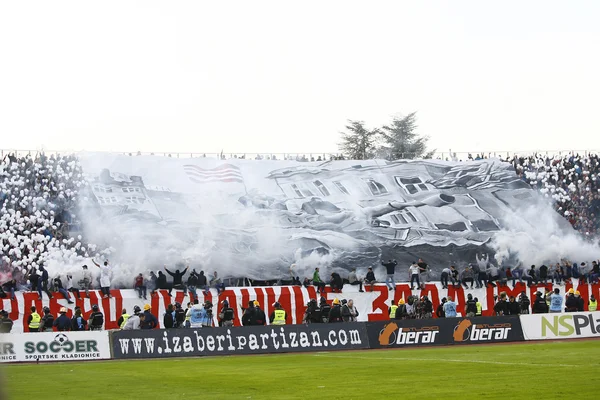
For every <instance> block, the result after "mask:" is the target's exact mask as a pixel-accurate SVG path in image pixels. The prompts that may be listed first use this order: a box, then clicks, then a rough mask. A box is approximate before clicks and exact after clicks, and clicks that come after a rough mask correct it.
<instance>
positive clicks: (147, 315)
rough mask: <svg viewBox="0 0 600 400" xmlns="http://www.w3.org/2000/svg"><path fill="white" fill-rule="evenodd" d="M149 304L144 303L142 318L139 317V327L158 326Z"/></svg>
mask: <svg viewBox="0 0 600 400" xmlns="http://www.w3.org/2000/svg"><path fill="white" fill-rule="evenodd" d="M151 311H152V307H150V304H145V305H144V312H143V314H144V318H143V320H142V318H140V329H154V328H156V327H157V326H158V319H156V317H155V316H154V314H152V312H151Z"/></svg>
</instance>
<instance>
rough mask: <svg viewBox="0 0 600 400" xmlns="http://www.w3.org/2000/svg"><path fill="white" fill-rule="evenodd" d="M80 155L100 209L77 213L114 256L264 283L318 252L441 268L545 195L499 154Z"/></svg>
mask: <svg viewBox="0 0 600 400" xmlns="http://www.w3.org/2000/svg"><path fill="white" fill-rule="evenodd" d="M79 160H80V162H81V165H82V168H83V171H84V173H85V174H86V176H88V177H89V179H90V182H91V185H90V188H91V194H92V195H91V196H90V197H89V198H88V200H87V201H89V202H90V203H92V204H90V205H91V206H93V207H90V211H89V212H82V213H79V214H80V215H78V217H79V218H80V219H82V220H83V222H84V225H88V226H91V227H93V228H92V229H91V230H90V232H86V237H87V238H88V240H89V241H91V242H92V243H104V242H107V243H109V244H112V245H113V247H114V248H116V249H120V255H119V257H120V260H118V261H117V260H113V261H115V262H119V263H120V264H125V265H136V266H143V267H144V268H148V269H150V267H151V266H152V265H156V264H159V265H160V264H162V263H163V262H164V263H167V264H168V265H173V264H174V263H176V262H181V261H182V258H183V259H187V260H190V263H191V267H192V268H194V267H197V268H199V267H201V266H210V268H211V269H215V270H217V271H219V274H220V275H221V276H233V277H249V278H252V279H259V280H264V279H279V278H281V277H282V276H288V274H287V270H288V268H289V266H290V264H292V263H296V264H297V272H298V275H299V276H301V277H304V276H310V274H312V269H311V267H312V268H314V266H315V263H317V262H321V261H322V263H321V265H322V266H323V267H324V269H323V270H322V271H321V272H322V273H323V275H322V277H323V276H329V274H330V273H331V272H334V271H337V272H339V273H340V274H341V275H342V276H345V275H346V274H347V273H348V271H349V270H350V269H352V268H357V269H358V273H359V275H362V276H364V275H365V273H366V269H367V267H369V266H378V265H379V261H380V260H381V257H382V256H383V257H384V258H385V259H387V258H396V259H397V260H398V262H399V263H400V264H401V265H405V266H408V265H410V263H411V262H412V261H415V259H414V255H415V254H427V260H426V262H428V263H429V264H430V265H431V266H432V268H434V269H437V271H436V272H438V273H439V272H441V269H442V268H443V267H445V266H447V265H449V264H450V263H452V262H455V261H456V260H457V259H461V260H471V261H475V252H476V251H477V249H478V248H479V247H480V246H482V245H484V244H485V243H488V242H489V241H490V239H492V238H493V237H494V235H495V234H496V233H497V232H499V231H500V230H502V229H510V228H512V226H511V225H510V224H511V222H510V220H509V219H507V218H506V215H507V212H508V210H509V209H510V210H514V209H519V207H521V206H527V205H529V204H530V203H531V201H532V199H533V198H535V197H536V196H538V195H539V194H538V193H537V192H536V191H534V190H532V189H531V187H530V186H529V185H528V184H527V183H525V182H523V181H522V180H521V179H519V177H518V176H517V175H516V174H515V171H514V169H513V167H512V165H511V164H509V163H503V162H500V161H499V160H480V161H473V162H468V163H464V162H461V163H452V162H443V161H438V160H419V161H418V160H414V161H393V162H391V161H386V160H361V161H356V160H352V161H326V162H320V161H319V162H306V163H299V162H295V161H293V162H292V161H269V160H262V161H258V160H245V159H235V160H227V161H224V160H216V159H209V158H192V159H190V158H187V159H178V158H169V157H152V156H139V157H129V156H125V155H115V154H104V153H102V154H100V153H98V154H80V156H79ZM94 218H97V219H94ZM521 218H527V216H521ZM556 218H557V223H558V224H562V225H564V226H565V228H566V229H571V230H572V228H570V227H569V224H568V222H567V221H566V220H564V219H563V218H561V217H560V216H559V215H558V214H556ZM529 222H531V223H532V224H533V225H535V222H536V221H529ZM116 233H118V234H116ZM156 238H160V240H156ZM448 246H452V249H453V250H452V252H451V253H450V252H449V251H448ZM406 248H410V251H407V250H406ZM157 260H160V263H157ZM194 263H195V264H194ZM128 272H131V274H130V276H131V277H133V276H135V275H134V274H133V273H134V272H136V271H133V270H132V271H128ZM137 272H145V271H139V270H138V271H137ZM115 273H116V272H115ZM403 278H404V279H406V278H408V274H407V271H406V270H405V271H404V274H403ZM123 279H124V278H123ZM130 280H131V279H124V280H123V281H122V282H123V283H124V282H127V283H129V281H130Z"/></svg>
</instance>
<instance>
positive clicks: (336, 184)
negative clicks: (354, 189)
mask: <svg viewBox="0 0 600 400" xmlns="http://www.w3.org/2000/svg"><path fill="white" fill-rule="evenodd" d="M333 184H334V185H335V187H336V188H338V190H339V191H340V192H342V193H343V194H350V193H349V192H348V190H347V189H346V188H345V187H344V185H342V182H340V181H333Z"/></svg>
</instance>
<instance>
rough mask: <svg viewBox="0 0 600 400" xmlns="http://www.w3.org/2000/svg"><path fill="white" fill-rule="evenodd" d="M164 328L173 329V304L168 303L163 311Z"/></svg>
mask: <svg viewBox="0 0 600 400" xmlns="http://www.w3.org/2000/svg"><path fill="white" fill-rule="evenodd" d="M162 327H163V328H164V329H173V328H174V327H175V308H174V307H173V304H169V305H168V306H167V309H166V311H165V315H164V316H163V325H162Z"/></svg>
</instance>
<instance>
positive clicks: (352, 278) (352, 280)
mask: <svg viewBox="0 0 600 400" xmlns="http://www.w3.org/2000/svg"><path fill="white" fill-rule="evenodd" d="M348 283H349V284H350V285H352V286H356V285H358V289H359V290H358V291H359V292H361V293H362V292H364V290H363V287H362V281H361V280H360V279H359V278H358V276H357V275H356V268H354V269H353V270H352V271H350V273H349V274H348Z"/></svg>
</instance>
